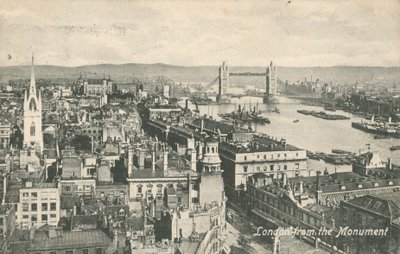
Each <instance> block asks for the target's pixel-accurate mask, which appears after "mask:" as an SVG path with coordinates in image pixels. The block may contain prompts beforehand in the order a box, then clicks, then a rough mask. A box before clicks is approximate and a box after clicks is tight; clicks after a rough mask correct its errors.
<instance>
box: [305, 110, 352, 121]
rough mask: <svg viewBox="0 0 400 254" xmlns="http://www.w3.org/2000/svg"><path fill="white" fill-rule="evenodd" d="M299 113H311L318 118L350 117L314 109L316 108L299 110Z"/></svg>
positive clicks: (343, 118)
mask: <svg viewBox="0 0 400 254" xmlns="http://www.w3.org/2000/svg"><path fill="white" fill-rule="evenodd" d="M297 113H300V114H303V115H311V116H314V117H317V118H321V119H325V120H347V119H350V117H348V116H342V115H331V114H327V113H325V112H324V111H319V112H318V111H314V110H311V111H309V110H297Z"/></svg>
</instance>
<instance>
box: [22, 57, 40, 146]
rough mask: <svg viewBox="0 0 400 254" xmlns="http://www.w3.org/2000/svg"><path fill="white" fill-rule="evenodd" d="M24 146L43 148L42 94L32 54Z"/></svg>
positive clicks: (26, 100) (25, 110)
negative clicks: (36, 78)
mask: <svg viewBox="0 0 400 254" xmlns="http://www.w3.org/2000/svg"><path fill="white" fill-rule="evenodd" d="M24 146H26V147H30V148H34V149H35V150H36V151H37V152H39V153H41V152H42V150H43V133H42V96H41V94H40V90H36V81H35V69H34V55H33V54H32V66H31V80H30V84H29V88H26V89H25V97H24Z"/></svg>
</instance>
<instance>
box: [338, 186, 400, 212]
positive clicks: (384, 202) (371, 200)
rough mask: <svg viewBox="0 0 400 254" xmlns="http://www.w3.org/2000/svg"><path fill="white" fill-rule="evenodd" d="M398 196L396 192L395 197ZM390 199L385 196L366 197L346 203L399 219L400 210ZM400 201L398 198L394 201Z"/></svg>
mask: <svg viewBox="0 0 400 254" xmlns="http://www.w3.org/2000/svg"><path fill="white" fill-rule="evenodd" d="M393 194H394V193H393ZM396 194H397V195H396ZM398 194H399V193H398V192H396V193H395V194H394V195H393V196H398ZM390 197H391V196H390V195H389V196H386V197H385V195H380V196H376V195H366V196H363V197H359V198H355V199H352V200H348V201H344V202H345V203H349V204H352V205H354V206H356V207H359V208H362V209H365V210H368V211H370V212H373V213H377V214H380V215H382V216H385V217H388V218H398V217H400V208H399V206H398V205H396V204H395V203H394V202H393V200H392V199H391V198H390ZM398 199H399V198H398V197H397V198H395V199H394V200H397V201H398Z"/></svg>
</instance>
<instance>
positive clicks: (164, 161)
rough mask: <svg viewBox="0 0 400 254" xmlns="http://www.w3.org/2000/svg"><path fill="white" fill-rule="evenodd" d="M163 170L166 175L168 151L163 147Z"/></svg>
mask: <svg viewBox="0 0 400 254" xmlns="http://www.w3.org/2000/svg"><path fill="white" fill-rule="evenodd" d="M163 152H164V153H163V156H164V158H163V170H164V173H166V172H167V171H168V150H167V147H164V151H163Z"/></svg>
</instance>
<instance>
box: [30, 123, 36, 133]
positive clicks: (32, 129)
mask: <svg viewBox="0 0 400 254" xmlns="http://www.w3.org/2000/svg"><path fill="white" fill-rule="evenodd" d="M35 132H36V131H35V123H32V124H31V127H30V133H31V136H35Z"/></svg>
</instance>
